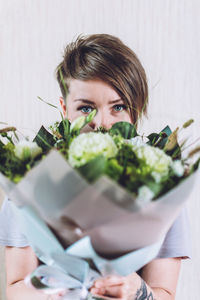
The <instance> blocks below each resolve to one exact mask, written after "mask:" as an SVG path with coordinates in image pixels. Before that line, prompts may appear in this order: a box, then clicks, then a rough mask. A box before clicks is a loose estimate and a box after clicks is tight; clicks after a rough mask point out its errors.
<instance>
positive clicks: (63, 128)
mask: <svg viewBox="0 0 200 300" xmlns="http://www.w3.org/2000/svg"><path fill="white" fill-rule="evenodd" d="M58 130H59V133H60V134H61V135H62V137H63V138H64V139H65V140H67V139H68V136H69V132H70V122H69V120H68V119H63V120H62V121H61V122H60V124H59V126H58Z"/></svg>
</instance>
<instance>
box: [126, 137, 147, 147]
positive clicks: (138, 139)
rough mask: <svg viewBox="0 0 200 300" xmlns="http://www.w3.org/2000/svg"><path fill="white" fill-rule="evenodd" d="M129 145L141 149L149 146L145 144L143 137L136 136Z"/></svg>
mask: <svg viewBox="0 0 200 300" xmlns="http://www.w3.org/2000/svg"><path fill="white" fill-rule="evenodd" d="M129 143H130V144H131V145H133V146H137V147H140V146H147V144H146V143H145V142H144V139H143V137H141V136H136V137H134V138H132V139H130V140H129Z"/></svg>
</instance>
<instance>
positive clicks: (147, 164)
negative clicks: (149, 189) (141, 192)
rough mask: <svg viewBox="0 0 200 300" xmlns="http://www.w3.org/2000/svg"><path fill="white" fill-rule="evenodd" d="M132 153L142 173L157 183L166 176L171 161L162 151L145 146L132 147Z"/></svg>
mask: <svg viewBox="0 0 200 300" xmlns="http://www.w3.org/2000/svg"><path fill="white" fill-rule="evenodd" d="M133 151H134V152H135V154H136V156H137V157H138V158H139V159H140V161H141V162H140V165H141V168H142V170H143V172H146V173H150V174H151V175H152V176H153V178H154V179H155V181H156V182H157V183H159V182H160V181H162V179H164V178H166V176H168V174H169V169H170V167H171V166H172V164H173V161H172V158H171V157H170V156H169V155H167V154H165V152H164V151H163V150H161V149H159V148H156V147H152V146H149V145H145V146H140V147H138V146H133Z"/></svg>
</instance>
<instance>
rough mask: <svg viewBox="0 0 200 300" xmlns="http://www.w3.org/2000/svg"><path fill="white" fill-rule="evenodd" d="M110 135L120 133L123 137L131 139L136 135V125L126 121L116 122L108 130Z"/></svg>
mask: <svg viewBox="0 0 200 300" xmlns="http://www.w3.org/2000/svg"><path fill="white" fill-rule="evenodd" d="M109 132H110V134H111V135H120V136H122V137H123V138H124V139H131V138H134V137H135V136H137V135H138V134H137V131H136V127H135V126H134V125H133V124H131V123H128V122H117V123H115V124H114V125H113V126H112V127H111V128H110V130H109Z"/></svg>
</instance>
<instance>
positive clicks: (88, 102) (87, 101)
mask: <svg viewBox="0 0 200 300" xmlns="http://www.w3.org/2000/svg"><path fill="white" fill-rule="evenodd" d="M77 101H80V102H83V103H87V104H95V103H94V102H93V101H91V100H88V99H75V100H74V102H77Z"/></svg>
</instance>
